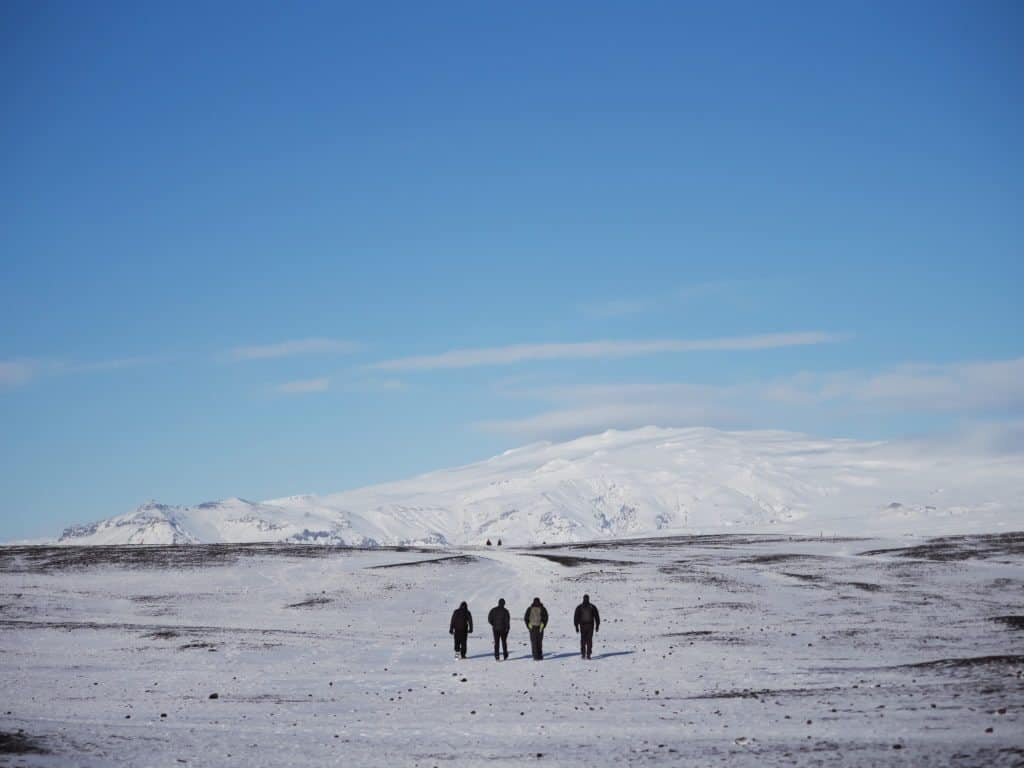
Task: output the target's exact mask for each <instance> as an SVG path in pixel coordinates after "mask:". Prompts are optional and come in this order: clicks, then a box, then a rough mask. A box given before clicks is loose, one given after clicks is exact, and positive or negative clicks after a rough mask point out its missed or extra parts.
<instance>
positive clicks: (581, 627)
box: [572, 595, 601, 659]
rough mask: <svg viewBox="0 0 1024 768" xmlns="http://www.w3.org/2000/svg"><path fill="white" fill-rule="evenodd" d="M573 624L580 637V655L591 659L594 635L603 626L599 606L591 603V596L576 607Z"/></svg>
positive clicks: (585, 596) (586, 597)
mask: <svg viewBox="0 0 1024 768" xmlns="http://www.w3.org/2000/svg"><path fill="white" fill-rule="evenodd" d="M572 623H573V624H574V625H575V626H576V632H577V633H579V636H580V655H581V656H582V657H583V658H584V659H589V658H590V654H591V652H592V651H593V650H594V633H595V632H597V629H598V627H600V626H601V614H599V613H598V612H597V606H596V605H594V604H593V603H592V602H590V595H584V596H583V602H582V603H580V604H579V605H577V606H576V613H575V614H574V615H573V617H572Z"/></svg>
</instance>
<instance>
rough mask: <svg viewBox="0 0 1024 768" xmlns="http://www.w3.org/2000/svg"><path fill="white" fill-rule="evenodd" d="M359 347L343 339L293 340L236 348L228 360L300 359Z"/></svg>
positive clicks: (231, 351) (232, 350)
mask: <svg viewBox="0 0 1024 768" xmlns="http://www.w3.org/2000/svg"><path fill="white" fill-rule="evenodd" d="M358 348H359V345H358V344H356V343H355V342H353V341H345V340H343V339H326V338H312V339H293V340H291V341H281V342H277V343H274V344H259V345H252V346H244V347H234V348H233V349H231V350H229V352H228V358H229V359H231V360H234V361H243V360H274V359H277V358H282V357H298V356H300V355H327V354H344V353H348V352H354V351H355V350H356V349H358Z"/></svg>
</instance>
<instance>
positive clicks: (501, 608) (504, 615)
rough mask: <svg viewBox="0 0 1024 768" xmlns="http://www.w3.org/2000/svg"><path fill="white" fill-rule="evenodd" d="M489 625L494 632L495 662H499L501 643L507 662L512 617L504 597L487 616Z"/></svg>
mask: <svg viewBox="0 0 1024 768" xmlns="http://www.w3.org/2000/svg"><path fill="white" fill-rule="evenodd" d="M487 623H488V624H490V625H491V630H492V631H493V632H494V660H495V661H497V660H498V643H499V642H500V643H501V648H502V650H503V651H504V652H505V660H506V661H507V660H508V629H509V626H510V624H511V623H512V617H511V616H509V613H508V608H506V607H505V598H504V597H503V598H501V599H500V600H499V601H498V604H497V605H496V606H494V607H493V608H491V612H490V613H488V614H487Z"/></svg>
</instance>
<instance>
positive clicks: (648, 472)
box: [59, 427, 1024, 546]
mask: <svg viewBox="0 0 1024 768" xmlns="http://www.w3.org/2000/svg"><path fill="white" fill-rule="evenodd" d="M1009 529H1024V461H1022V459H1021V457H1020V456H1002V457H999V456H987V455H981V454H972V455H959V454H956V453H953V452H951V451H950V450H949V449H941V448H937V447H934V446H932V447H929V446H925V445H923V444H918V443H887V442H859V441H853V440H821V439H815V438H811V437H807V436H805V435H800V434H794V433H788V432H767V431H760V432H722V431H718V430H714V429H703V428H691V429H661V428H656V427H645V428H643V429H636V430H630V431H609V432H604V433H602V434H599V435H593V436H589V437H583V438H579V439H576V440H572V441H569V442H565V443H536V444H533V445H528V446H526V447H524V448H519V449H516V450H511V451H507V452H505V453H503V454H501V455H500V456H495V457H493V458H491V459H488V460H486V461H482V462H479V463H476V464H469V465H466V466H463V467H457V468H454V469H446V470H441V471H438V472H432V473H430V474H426V475H421V476H419V477H415V478H412V479H410V480H404V481H401V482H395V483H387V484H383V485H376V486H370V487H366V488H360V489H357V490H352V491H345V492H342V493H337V494H332V495H328V496H312V495H309V496H290V497H287V498H282V499H273V500H270V501H263V502H258V503H257V502H251V501H246V500H244V499H239V498H231V499H226V500H223V501H214V502H206V503H203V504H199V505H196V506H169V505H165V504H158V503H156V502H152V501H151V502H147V503H145V504H143V505H142V506H140V507H139V508H138V509H136V510H135V511H133V512H130V513H128V514H124V515H119V516H117V517H111V518H109V519H106V520H101V521H99V522H96V523H92V524H88V525H79V526H73V527H70V528H67V529H66V530H65V531H64V532H63V534H62V535H61V537H60V539H59V541H60V542H61V543H66V544H172V543H194V542H195V543H198V542H263V541H288V542H310V543H322V544H348V545H369V546H373V545H393V544H428V545H460V544H482V543H483V542H484V541H485V540H486V539H487V538H490V539H492V540H493V541H495V542H496V541H497V540H498V539H499V538H500V539H502V540H503V542H504V543H505V544H507V545H510V544H529V543H539V542H550V543H554V542H566V541H584V540H590V539H602V538H624V537H634V536H649V535H661V534H669V533H700V532H717V531H723V530H734V531H777V532H801V533H819V532H822V533H826V534H830V535H831V534H852V535H858V534H868V533H871V534H880V533H887V534H893V533H896V534H902V533H910V534H921V535H934V534H938V533H949V532H970V531H976V530H980V531H998V530H1009Z"/></svg>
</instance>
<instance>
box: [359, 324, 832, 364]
mask: <svg viewBox="0 0 1024 768" xmlns="http://www.w3.org/2000/svg"><path fill="white" fill-rule="evenodd" d="M845 338H846V337H845V336H844V335H841V334H835V333H825V332H822V331H805V332H800V333H775V334H761V335H757V336H728V337H723V338H717V339H693V340H689V339H652V340H632V341H608V340H605V341H581V342H568V343H546V344H512V345H508V346H503V347H477V348H471V349H453V350H449V351H447V352H442V353H440V354H434V355H414V356H411V357H399V358H393V359H391V360H382V361H380V362H377V363H371V364H370V365H369V367H370V368H374V369H377V370H387V371H429V370H438V369H446V368H474V367H478V366H500V365H515V364H517V363H525V362H533V361H541V360H584V359H602V358H603V359H613V358H623V357H637V356H640V355H653V354H660V353H667V352H716V351H720V352H739V351H755V350H765V349H778V348H781V347H796V346H807V345H813V344H829V343H833V342H837V341H842V340H843V339H845Z"/></svg>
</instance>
